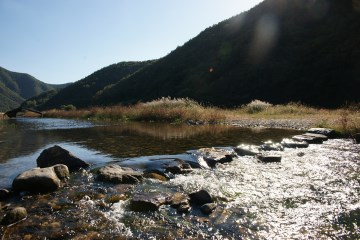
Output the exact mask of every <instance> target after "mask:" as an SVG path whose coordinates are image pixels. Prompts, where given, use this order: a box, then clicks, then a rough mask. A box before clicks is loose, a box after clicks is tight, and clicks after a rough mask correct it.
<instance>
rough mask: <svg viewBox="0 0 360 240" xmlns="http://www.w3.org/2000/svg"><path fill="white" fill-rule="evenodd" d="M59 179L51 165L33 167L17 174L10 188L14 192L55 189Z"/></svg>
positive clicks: (40, 191) (38, 191) (58, 185)
mask: <svg viewBox="0 0 360 240" xmlns="http://www.w3.org/2000/svg"><path fill="white" fill-rule="evenodd" d="M60 185H61V181H60V179H59V178H58V176H57V175H56V173H55V171H54V168H53V167H48V168H33V169H31V170H28V171H25V172H23V173H21V174H20V175H18V176H17V177H16V178H15V179H14V181H13V183H12V188H13V190H14V191H16V192H22V191H26V192H31V193H45V192H52V191H55V190H57V189H58V188H59V187H60Z"/></svg>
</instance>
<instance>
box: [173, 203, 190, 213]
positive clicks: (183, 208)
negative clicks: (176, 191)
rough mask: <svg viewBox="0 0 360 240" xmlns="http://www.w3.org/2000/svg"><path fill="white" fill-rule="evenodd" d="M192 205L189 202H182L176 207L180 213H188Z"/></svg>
mask: <svg viewBox="0 0 360 240" xmlns="http://www.w3.org/2000/svg"><path fill="white" fill-rule="evenodd" d="M190 209H191V207H190V204H189V203H182V204H180V205H179V207H178V208H177V209H176V211H177V212H178V213H188V212H189V211H190Z"/></svg>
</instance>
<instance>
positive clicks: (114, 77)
mask: <svg viewBox="0 0 360 240" xmlns="http://www.w3.org/2000/svg"><path fill="white" fill-rule="evenodd" d="M152 62H153V61H144V62H121V63H117V64H112V65H110V66H107V67H105V68H102V69H100V70H98V71H96V72H94V73H92V74H91V75H89V76H87V77H85V78H84V79H82V80H79V81H77V82H75V83H73V84H72V85H70V86H68V87H66V88H64V89H61V90H60V91H58V92H54V91H51V92H48V93H44V94H42V95H40V96H37V97H34V98H32V99H29V100H28V101H26V102H25V103H24V104H23V105H24V106H31V105H32V106H35V107H37V108H38V109H49V108H56V107H60V106H62V105H74V106H76V107H77V108H83V107H88V106H91V105H92V103H93V99H94V97H95V96H96V94H100V93H101V92H102V90H103V88H105V87H110V86H111V85H112V84H114V83H116V82H118V81H120V80H121V79H123V78H126V77H129V76H130V75H131V74H134V73H135V72H137V71H139V70H140V69H142V68H144V67H145V66H148V65H149V64H151V63H152Z"/></svg>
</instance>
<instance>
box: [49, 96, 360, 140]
mask: <svg viewBox="0 0 360 240" xmlns="http://www.w3.org/2000/svg"><path fill="white" fill-rule="evenodd" d="M359 106H360V105H352V106H351V107H349V106H348V107H344V108H341V109H320V108H314V107H309V106H305V105H303V104H301V103H288V104H284V105H273V104H271V103H267V102H263V101H260V100H254V101H252V102H250V103H249V104H246V105H243V106H241V107H239V108H235V109H222V108H217V107H209V106H203V105H201V104H199V103H198V102H196V101H194V100H191V99H188V98H175V99H173V98H169V97H166V98H160V99H157V100H154V101H151V102H146V103H138V104H135V105H132V106H121V105H117V106H111V107H92V108H88V109H79V110H75V109H67V110H66V109H63V110H50V111H47V112H45V116H46V117H61V118H79V119H81V118H82V119H91V120H109V121H147V122H152V121H153V122H176V123H182V122H186V121H188V120H193V121H203V122H207V123H223V122H229V121H234V120H243V119H275V120H276V119H290V120H291V119H293V120H309V121H311V122H312V123H313V126H314V127H328V128H334V129H336V130H337V131H339V132H342V133H345V134H352V133H355V132H359V131H360V107H359Z"/></svg>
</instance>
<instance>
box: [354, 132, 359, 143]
mask: <svg viewBox="0 0 360 240" xmlns="http://www.w3.org/2000/svg"><path fill="white" fill-rule="evenodd" d="M354 139H355V142H356V143H357V144H360V133H356V134H355V136H354Z"/></svg>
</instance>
